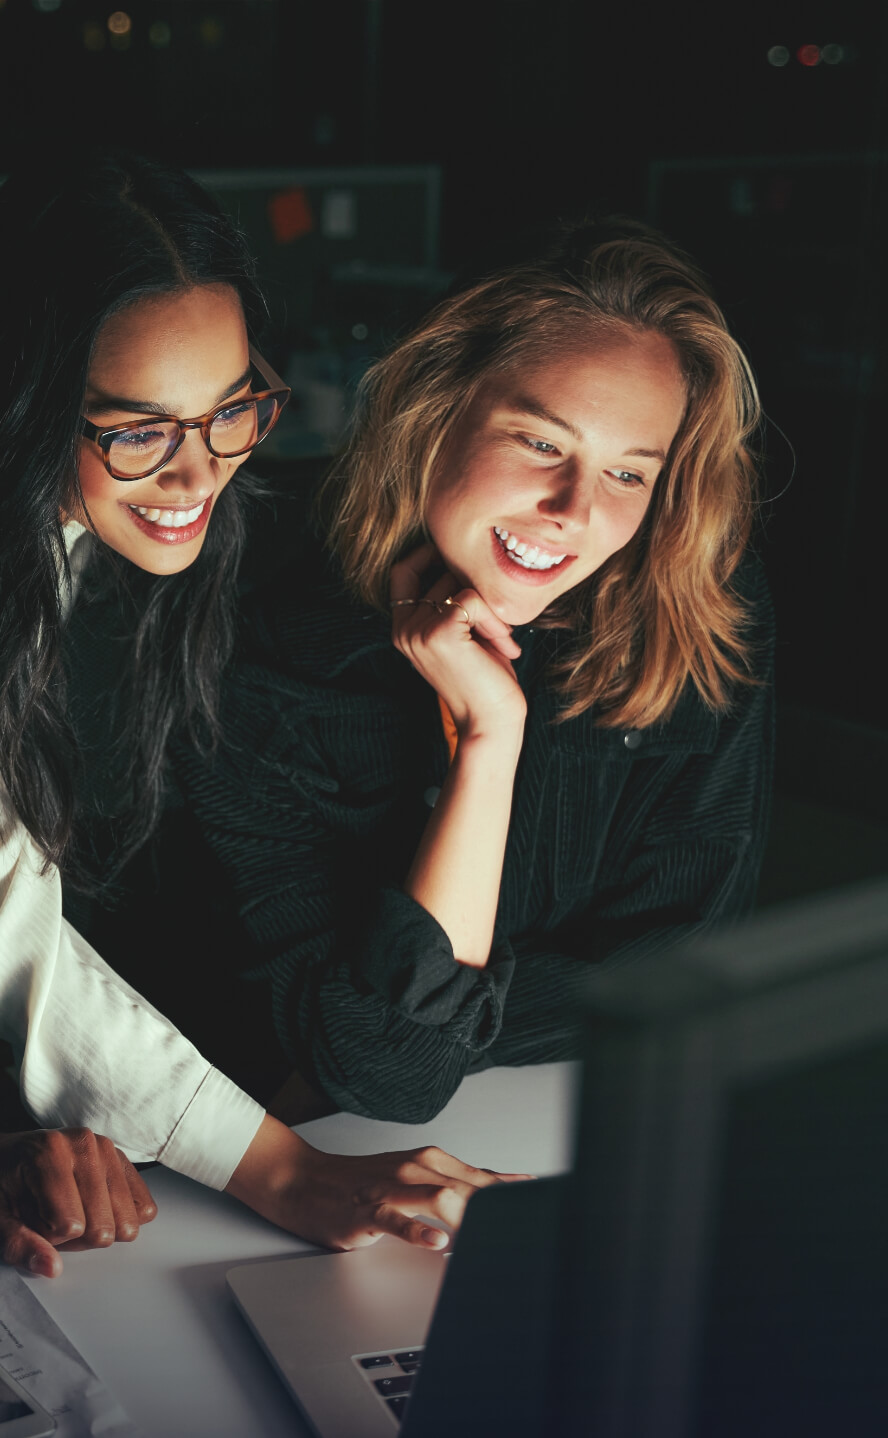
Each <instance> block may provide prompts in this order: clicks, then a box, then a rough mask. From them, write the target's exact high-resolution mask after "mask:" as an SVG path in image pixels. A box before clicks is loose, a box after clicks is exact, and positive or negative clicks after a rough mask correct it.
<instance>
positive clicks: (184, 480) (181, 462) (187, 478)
mask: <svg viewBox="0 0 888 1438" xmlns="http://www.w3.org/2000/svg"><path fill="white" fill-rule="evenodd" d="M224 463H225V461H224V460H219V459H217V458H216V456H215V455H214V454H211V453H210V451H209V449H208V448H207V445H206V442H205V440H204V437H203V435H202V434H201V432H200V430H199V429H190V430H188V431H187V433H186V435H185V439H184V440H183V442H182V444H181V445H180V446H179V448H178V450H177V451H176V453H175V454H174V455H173V458H172V459H171V460H170V462H169V464H168V465H167V466H166V467H165V468H164V469H163V470H161V473H160V475H159V476H158V478H159V479H160V482H161V485H162V486H163V488H164V489H165V490H166V491H167V495H168V498H169V499H170V501H172V500H173V499H174V498H175V491H176V489H181V490H183V491H184V492H185V494H187V497H188V498H189V499H205V498H206V497H207V495H208V494H212V493H213V491H214V489H215V488H216V485H217V483H218V478H219V466H220V465H221V464H224Z"/></svg>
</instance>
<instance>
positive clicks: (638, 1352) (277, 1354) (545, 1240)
mask: <svg viewBox="0 0 888 1438" xmlns="http://www.w3.org/2000/svg"><path fill="white" fill-rule="evenodd" d="M886 1123H888V882H880V883H876V884H872V885H868V886H860V887H859V888H858V889H856V890H851V891H847V892H844V893H843V892H839V893H837V894H834V895H830V896H824V897H821V898H817V899H815V900H813V901H810V902H807V903H805V904H803V905H796V906H786V907H785V908H781V909H774V910H770V911H766V912H765V913H763V914H761V915H759V916H757V917H756V918H755V919H753V920H752V921H750V923H749V924H748V925H746V926H741V927H738V928H737V929H736V930H734V931H728V932H726V933H723V934H719V935H715V936H712V937H709V938H706V939H702V940H699V941H697V942H696V943H694V944H689V945H688V946H687V947H686V948H683V949H680V950H679V949H676V950H674V951H673V952H672V953H670V954H669V956H668V958H666V959H664V957H663V956H661V955H655V956H652V957H651V959H650V960H641V961H639V962H637V963H636V964H634V965H632V966H631V968H629V969H626V970H623V971H620V972H615V973H613V974H602V975H600V976H598V977H597V978H596V980H595V984H594V992H590V1012H589V1024H588V1031H587V1047H586V1064H585V1074H584V1083H583V1093H582V1098H581V1102H580V1113H579V1126H578V1141H577V1145H576V1154H577V1159H576V1164H575V1168H574V1172H573V1174H572V1175H571V1176H570V1177H569V1178H562V1179H558V1178H555V1179H541V1180H537V1181H534V1182H526V1183H512V1184H500V1185H496V1186H494V1187H492V1188H488V1189H483V1190H482V1191H481V1192H480V1193H478V1194H477V1195H476V1196H475V1197H474V1198H473V1199H472V1200H471V1202H470V1203H469V1205H468V1209H467V1212H466V1217H465V1219H464V1222H463V1225H462V1228H461V1229H460V1232H459V1234H458V1235H457V1238H456V1241H455V1244H454V1251H453V1254H452V1256H450V1257H449V1258H446V1257H443V1256H442V1255H440V1254H438V1253H428V1252H423V1251H420V1250H418V1249H414V1248H408V1247H407V1245H405V1244H401V1243H398V1242H397V1241H396V1240H385V1239H383V1240H382V1241H381V1242H380V1243H379V1244H378V1245H377V1246H375V1247H373V1248H369V1249H362V1250H358V1251H356V1252H353V1253H346V1254H322V1255H306V1256H305V1257H302V1258H295V1259H286V1260H272V1261H269V1262H267V1263H262V1264H250V1265H245V1266H243V1267H240V1268H236V1269H232V1270H231V1272H230V1273H229V1275H228V1282H229V1284H230V1285H231V1288H232V1290H233V1292H234V1294H235V1297H236V1298H237V1301H238V1303H239V1304H240V1306H241V1308H242V1310H243V1312H244V1314H245V1315H246V1317H247V1319H248V1321H249V1323H250V1324H251V1326H252V1327H253V1329H254V1331H255V1333H256V1334H257V1336H258V1337H259V1339H260V1341H261V1342H262V1344H263V1345H264V1347H265V1348H266V1350H267V1352H268V1353H269V1354H270V1356H271V1358H272V1360H273V1361H274V1363H275V1365H276V1367H277V1369H278V1372H279V1373H280V1375H281V1377H282V1378H283V1380H284V1382H285V1383H286V1384H287V1386H288V1388H289V1389H290V1391H291V1393H292V1394H293V1396H294V1398H295V1399H296V1401H297V1402H298V1404H299V1405H300V1407H301V1408H302V1410H303V1412H304V1413H305V1415H306V1417H307V1418H308V1420H309V1422H310V1424H311V1425H312V1426H313V1428H314V1430H315V1432H316V1433H317V1434H319V1435H320V1438H376V1435H378V1438H395V1435H396V1434H397V1433H398V1430H399V1426H400V1433H401V1438H456V1435H459V1438H492V1435H496V1436H497V1438H498V1435H500V1434H508V1435H509V1438H552V1435H557V1438H562V1435H563V1438H575V1435H586V1434H588V1435H594V1438H748V1435H749V1434H750V1433H755V1434H756V1438H786V1435H787V1434H797V1433H804V1434H805V1435H806V1438H834V1435H835V1434H836V1433H853V1435H854V1438H885V1434H886V1433H888V1364H886V1361H885V1353H886V1351H888V1350H886V1344H888V1244H886V1243H885V1240H884V1215H885V1212H886V1211H888V1144H886V1142H885V1128H886ZM433 1311H434V1312H433Z"/></svg>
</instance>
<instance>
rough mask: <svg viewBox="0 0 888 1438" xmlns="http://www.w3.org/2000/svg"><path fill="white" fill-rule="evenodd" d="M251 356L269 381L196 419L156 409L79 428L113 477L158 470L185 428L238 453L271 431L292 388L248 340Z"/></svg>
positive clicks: (215, 448) (228, 454) (216, 447)
mask: <svg viewBox="0 0 888 1438" xmlns="http://www.w3.org/2000/svg"><path fill="white" fill-rule="evenodd" d="M250 362H251V364H252V365H253V367H254V369H256V370H258V372H259V374H260V375H261V377H262V379H263V380H264V381H265V383H266V384H267V385H269V386H270V387H269V388H268V389H265V390H261V391H260V392H258V393H256V394H249V395H247V396H246V397H245V398H244V399H236V400H225V401H223V403H222V404H217V405H216V406H215V407H214V408H213V409H211V410H209V411H208V413H207V414H202V415H199V416H198V417H197V418H196V419H178V418H177V417H176V415H173V414H158V415H151V417H150V418H149V419H143V420H138V421H136V422H135V423H130V424H112V425H110V426H107V427H104V428H99V426H98V425H95V424H93V423H92V422H91V420H88V419H81V422H80V428H81V432H82V433H83V434H84V435H85V436H86V438H87V439H91V440H92V441H93V442H94V443H95V444H97V445H98V446H99V449H100V450H101V451H102V459H103V461H104V464H105V468H106V469H107V471H108V473H109V474H110V475H112V476H113V477H114V479H123V480H126V479H147V478H148V476H149V475H151V474H156V473H157V471H158V470H159V469H163V467H164V465H165V464H169V462H170V460H171V459H172V457H173V455H174V454H175V453H176V452H177V451H178V450H179V449H180V448H181V446H182V444H183V442H184V440H185V435H186V432H187V431H188V430H189V429H199V430H200V432H201V434H202V435H203V441H204V444H205V445H206V447H207V449H208V450H209V451H210V454H214V455H215V456H216V458H217V459H236V458H237V456H238V455H241V454H248V453H249V451H250V450H251V449H255V448H256V445H257V444H261V443H262V441H263V439H265V438H266V437H267V436H268V435H269V434H270V433H271V431H272V430H273V429H274V427H275V425H276V424H277V422H278V420H279V419H280V416H281V411H282V410H283V408H284V405H285V404H286V403H287V400H288V399H289V398H290V390H289V389H288V388H287V386H286V385H285V384H284V382H283V380H282V379H281V377H280V375H277V374H275V372H274V370H273V369H272V368H271V366H270V365H269V363H268V362H267V360H264V359H263V358H262V356H261V355H260V354H259V353H258V352H257V351H256V350H255V349H253V346H252V345H251V346H250Z"/></svg>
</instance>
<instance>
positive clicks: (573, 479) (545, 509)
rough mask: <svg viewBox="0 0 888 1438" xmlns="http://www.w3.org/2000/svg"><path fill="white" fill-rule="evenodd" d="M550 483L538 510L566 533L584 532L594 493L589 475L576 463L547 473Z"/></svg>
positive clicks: (570, 463)
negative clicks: (571, 531)
mask: <svg viewBox="0 0 888 1438" xmlns="http://www.w3.org/2000/svg"><path fill="white" fill-rule="evenodd" d="M550 476H551V479H550V484H549V488H548V489H547V491H546V493H545V495H544V496H543V497H542V499H541V500H540V501H539V509H540V512H541V513H542V514H544V515H545V516H546V518H547V519H551V520H554V521H555V523H556V524H558V525H559V526H560V527H561V528H562V529H563V530H564V531H565V533H567V532H569V531H570V530H578V529H585V527H586V525H587V524H588V523H589V515H590V513H591V511H592V498H593V494H594V487H595V486H594V478H593V476H592V474H591V473H590V472H589V471H588V470H587V469H586V468H585V467H584V466H583V465H581V464H579V463H578V462H576V461H571V462H568V463H566V464H564V465H559V467H558V468H557V469H555V470H550Z"/></svg>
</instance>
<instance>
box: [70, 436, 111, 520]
mask: <svg viewBox="0 0 888 1438" xmlns="http://www.w3.org/2000/svg"><path fill="white" fill-rule="evenodd" d="M77 479H78V482H79V484H80V493H81V494H82V496H83V502H84V504H85V505H86V507H87V509H88V510H90V512H92V511H93V510H98V511H101V510H103V509H104V510H105V511H106V512H107V510H108V506H109V505H115V506H116V505H117V504H118V502H119V500H120V498H121V497H122V496H121V495H120V494H119V493H118V490H119V488H120V486H119V485H118V484H117V482H116V481H115V480H114V479H112V477H111V475H110V474H109V473H108V471H107V470H106V468H105V466H104V464H103V463H102V461H101V459H100V458H99V457H98V455H96V454H95V453H94V452H93V451H92V450H88V449H87V448H86V446H85V445H83V446H82V447H81V450H80V455H79V458H78V461H77Z"/></svg>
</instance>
